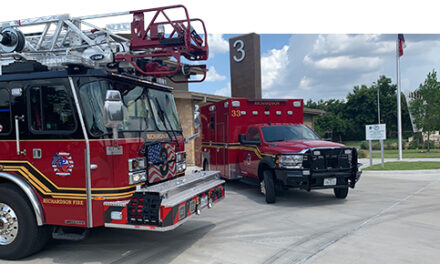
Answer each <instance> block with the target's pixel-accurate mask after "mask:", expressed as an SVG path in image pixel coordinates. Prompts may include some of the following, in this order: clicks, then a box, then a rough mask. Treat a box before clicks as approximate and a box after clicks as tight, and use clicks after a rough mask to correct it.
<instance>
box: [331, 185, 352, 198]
mask: <svg viewBox="0 0 440 264" xmlns="http://www.w3.org/2000/svg"><path fill="white" fill-rule="evenodd" d="M333 192H334V193H335V196H336V198H338V199H345V198H347V195H348V187H345V188H334V189H333Z"/></svg>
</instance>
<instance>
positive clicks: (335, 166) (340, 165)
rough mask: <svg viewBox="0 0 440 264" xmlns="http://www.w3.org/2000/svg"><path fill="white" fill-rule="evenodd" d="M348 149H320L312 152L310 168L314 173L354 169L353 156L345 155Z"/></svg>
mask: <svg viewBox="0 0 440 264" xmlns="http://www.w3.org/2000/svg"><path fill="white" fill-rule="evenodd" d="M345 150H346V148H337V149H319V155H315V154H317V153H318V152H317V151H311V152H310V154H309V155H310V156H309V164H308V165H309V167H310V169H311V170H313V171H324V170H325V171H327V170H344V169H350V168H352V157H353V156H352V155H353V153H351V154H345Z"/></svg>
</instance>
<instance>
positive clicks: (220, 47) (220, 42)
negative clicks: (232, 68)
mask: <svg viewBox="0 0 440 264" xmlns="http://www.w3.org/2000/svg"><path fill="white" fill-rule="evenodd" d="M208 45H209V53H210V55H212V56H213V55H214V54H215V53H225V52H229V43H228V41H227V40H225V39H224V38H223V35H222V34H208Z"/></svg>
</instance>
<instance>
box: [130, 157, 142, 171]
mask: <svg viewBox="0 0 440 264" xmlns="http://www.w3.org/2000/svg"><path fill="white" fill-rule="evenodd" d="M145 164H146V162H145V158H136V159H129V160H128V171H137V170H145V168H146V166H145Z"/></svg>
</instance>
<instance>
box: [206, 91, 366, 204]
mask: <svg viewBox="0 0 440 264" xmlns="http://www.w3.org/2000/svg"><path fill="white" fill-rule="evenodd" d="M201 116H202V119H201V120H202V145H201V155H200V159H199V161H198V164H199V165H200V166H202V167H203V169H204V170H208V169H209V170H218V171H220V173H221V175H222V176H223V177H224V178H225V179H229V180H234V179H242V180H245V181H246V182H251V183H252V182H253V183H256V184H258V185H259V186H260V189H261V192H262V193H263V194H264V195H265V197H266V202H267V203H274V202H275V201H276V193H277V191H278V190H280V189H281V188H300V189H304V190H306V191H310V190H312V189H327V188H330V189H333V190H334V194H335V196H336V197H337V198H342V199H344V198H346V196H347V194H348V188H349V187H351V188H354V187H355V185H356V182H357V181H358V180H359V177H360V174H361V172H360V171H359V169H358V162H357V152H356V149H355V148H349V147H346V146H344V145H342V144H338V143H333V142H329V141H323V140H321V139H320V138H319V137H318V136H317V135H316V133H315V132H314V131H312V130H311V129H310V128H309V127H307V126H305V125H304V124H303V100H301V99H285V100H284V99H260V100H254V99H242V98H240V99H236V98H233V99H227V100H224V101H220V102H217V103H213V104H210V105H206V106H203V107H202V108H201Z"/></svg>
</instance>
